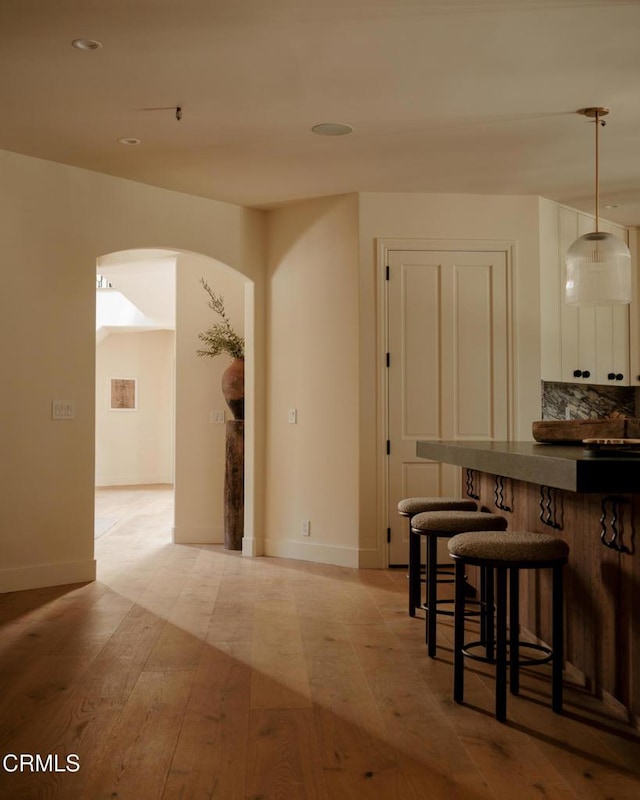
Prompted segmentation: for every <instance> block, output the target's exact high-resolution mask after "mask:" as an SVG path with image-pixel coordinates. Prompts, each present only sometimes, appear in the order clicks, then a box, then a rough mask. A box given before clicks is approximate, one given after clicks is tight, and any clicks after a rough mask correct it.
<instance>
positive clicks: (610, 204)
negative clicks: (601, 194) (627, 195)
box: [605, 203, 620, 208]
mask: <svg viewBox="0 0 640 800" xmlns="http://www.w3.org/2000/svg"><path fill="white" fill-rule="evenodd" d="M605 208H620V203H609V204H608V205H606V206H605Z"/></svg>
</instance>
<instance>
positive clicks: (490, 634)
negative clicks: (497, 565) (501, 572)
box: [484, 567, 495, 663]
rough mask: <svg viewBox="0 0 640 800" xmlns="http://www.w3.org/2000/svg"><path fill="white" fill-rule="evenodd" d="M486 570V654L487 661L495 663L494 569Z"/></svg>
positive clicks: (486, 568) (488, 568)
mask: <svg viewBox="0 0 640 800" xmlns="http://www.w3.org/2000/svg"><path fill="white" fill-rule="evenodd" d="M484 570H485V573H486V574H485V579H484V580H485V608H484V616H485V620H484V641H485V643H486V646H485V654H486V657H487V661H489V663H493V661H494V643H495V631H494V620H495V605H494V595H495V592H494V586H493V583H494V581H493V578H494V575H493V567H484Z"/></svg>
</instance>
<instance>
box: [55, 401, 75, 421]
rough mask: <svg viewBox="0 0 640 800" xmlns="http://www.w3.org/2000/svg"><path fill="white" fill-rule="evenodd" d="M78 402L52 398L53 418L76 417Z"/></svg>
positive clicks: (66, 418)
mask: <svg viewBox="0 0 640 800" xmlns="http://www.w3.org/2000/svg"><path fill="white" fill-rule="evenodd" d="M75 418H76V404H75V403H74V402H73V400H52V401H51V419H63V420H68V419H75Z"/></svg>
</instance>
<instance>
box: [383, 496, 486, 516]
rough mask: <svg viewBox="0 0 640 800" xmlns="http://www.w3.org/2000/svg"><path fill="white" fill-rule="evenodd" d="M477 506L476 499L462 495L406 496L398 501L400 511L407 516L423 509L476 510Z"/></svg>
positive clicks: (418, 512)
mask: <svg viewBox="0 0 640 800" xmlns="http://www.w3.org/2000/svg"><path fill="white" fill-rule="evenodd" d="M477 508H478V505H477V503H476V502H475V501H474V500H467V499H465V498H462V497H405V498H404V499H403V500H401V501H400V502H399V503H398V513H399V514H402V515H403V516H405V517H413V516H414V515H415V514H420V513H421V512H422V511H447V510H453V509H458V510H460V511H475V510H476V509H477Z"/></svg>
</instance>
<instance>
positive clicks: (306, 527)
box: [302, 519, 311, 536]
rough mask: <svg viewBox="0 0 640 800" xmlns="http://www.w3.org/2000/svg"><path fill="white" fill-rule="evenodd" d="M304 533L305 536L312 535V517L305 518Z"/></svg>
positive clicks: (303, 523) (303, 522) (303, 521)
mask: <svg viewBox="0 0 640 800" xmlns="http://www.w3.org/2000/svg"><path fill="white" fill-rule="evenodd" d="M302 535H303V536H311V520H310V519H303V520H302Z"/></svg>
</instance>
